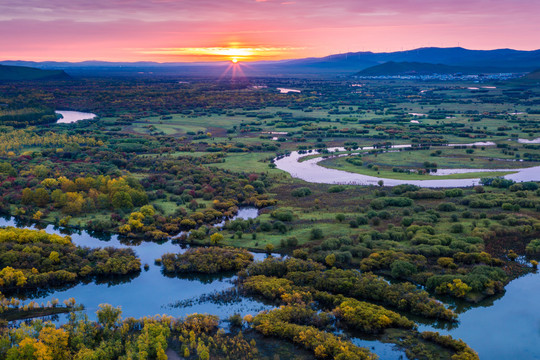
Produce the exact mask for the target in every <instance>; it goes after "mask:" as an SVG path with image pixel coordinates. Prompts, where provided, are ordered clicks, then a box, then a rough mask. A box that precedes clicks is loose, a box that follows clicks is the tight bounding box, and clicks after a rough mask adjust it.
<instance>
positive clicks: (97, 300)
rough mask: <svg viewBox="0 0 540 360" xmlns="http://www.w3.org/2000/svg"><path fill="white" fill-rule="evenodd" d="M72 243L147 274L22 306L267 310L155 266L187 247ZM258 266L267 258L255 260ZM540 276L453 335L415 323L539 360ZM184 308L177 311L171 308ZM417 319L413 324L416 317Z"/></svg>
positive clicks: (379, 349) (468, 315)
mask: <svg viewBox="0 0 540 360" xmlns="http://www.w3.org/2000/svg"><path fill="white" fill-rule="evenodd" d="M256 216H257V210H256V209H254V208H246V209H241V210H240V211H239V213H238V215H237V218H244V219H245V218H250V217H256ZM0 226H17V227H28V228H34V227H33V226H24V225H22V224H20V223H18V222H16V221H15V220H14V219H13V218H0ZM45 230H46V231H47V232H49V233H55V234H61V235H65V234H66V231H64V230H60V229H58V228H55V227H54V226H52V225H49V226H47V227H46V228H45ZM69 235H70V236H71V239H72V241H73V243H74V244H76V245H80V246H88V247H106V246H113V247H122V248H125V247H132V248H133V249H134V250H135V252H136V253H137V255H138V256H139V257H140V258H141V263H142V264H143V265H144V264H148V265H149V269H148V270H146V271H145V270H143V271H141V273H140V274H138V275H134V276H130V277H125V278H120V279H118V278H117V279H115V280H109V281H100V282H96V281H90V282H87V283H78V284H77V285H71V286H65V287H63V288H57V289H50V290H48V291H46V292H41V293H37V294H31V295H27V296H20V297H19V298H20V299H21V300H35V301H37V302H38V303H41V302H45V303H46V302H47V301H48V300H51V299H53V298H58V299H59V300H60V301H61V302H62V301H64V300H66V299H68V298H70V297H73V298H75V299H76V301H77V303H80V304H83V305H84V306H85V313H86V314H88V316H89V318H91V319H94V320H95V319H96V316H95V311H96V310H97V309H98V305H99V304H102V303H109V304H112V305H113V306H121V307H122V311H123V317H135V318H139V317H143V316H149V315H150V316H151V315H155V314H167V315H171V316H185V315H187V314H191V313H195V312H198V313H210V314H215V315H218V316H220V318H221V319H226V318H228V317H229V316H230V315H232V314H235V313H240V314H243V315H245V314H248V313H250V314H256V313H258V312H259V311H261V310H265V309H270V308H272V306H269V305H266V304H263V303H260V302H258V301H256V300H253V299H249V298H242V299H239V300H237V301H231V302H225V303H222V302H216V301H212V300H211V299H208V298H205V299H203V300H201V301H199V300H198V299H200V298H201V296H205V295H209V294H213V293H216V292H219V291H223V290H226V289H229V288H232V287H234V284H233V281H234V280H235V279H236V276H235V275H233V274H231V275H221V276H213V277H212V276H193V275H189V276H184V277H168V276H165V275H164V274H163V273H162V271H161V268H160V266H158V265H155V264H154V260H155V259H156V258H160V257H161V256H162V255H163V254H165V253H167V252H183V251H185V249H186V247H182V246H181V245H178V244H175V243H173V242H172V241H170V240H169V241H166V242H164V243H161V244H159V243H154V242H142V243H141V244H140V245H126V244H124V243H122V242H120V240H119V238H118V237H117V236H116V235H113V236H110V237H108V238H98V237H96V236H92V235H91V234H89V233H88V232H86V231H80V232H73V233H69ZM254 256H255V258H256V260H262V259H264V257H265V256H266V255H264V254H254ZM538 299H540V273H538V272H537V273H531V274H528V275H525V276H523V277H521V278H518V279H516V280H514V281H512V282H511V283H510V284H508V285H507V287H506V293H505V294H504V296H502V297H500V298H498V299H495V300H493V299H491V300H487V301H485V302H484V303H481V304H479V305H476V306H470V305H468V306H469V308H465V309H461V308H460V306H456V308H457V311H458V312H460V314H459V324H458V325H457V326H456V327H455V328H453V329H443V328H440V326H438V325H434V324H430V323H423V322H422V321H419V325H420V326H419V329H420V330H421V331H425V330H435V331H440V332H442V333H445V334H450V335H452V336H453V337H455V338H461V339H463V340H464V341H465V342H467V343H468V344H469V345H470V346H471V347H472V348H473V349H474V350H475V351H477V352H478V353H479V355H480V358H481V359H489V360H499V359H500V360H506V359H540V347H539V346H537V344H539V343H540V301H539V300H538ZM179 302H182V303H183V304H182V306H176V305H175V304H178V303H179ZM66 319H67V315H65V314H62V315H59V318H58V320H56V321H58V322H60V323H62V322H64V321H66ZM417 321H418V319H417ZM351 340H352V341H353V342H354V343H355V344H356V345H358V346H364V347H367V348H369V349H370V350H371V351H373V352H374V353H376V354H378V355H379V358H380V359H384V360H398V359H405V358H406V356H405V354H404V352H403V351H400V350H398V349H397V348H396V347H395V346H394V345H392V344H385V343H381V342H380V341H377V340H371V339H360V338H356V337H353V338H352V339H351Z"/></svg>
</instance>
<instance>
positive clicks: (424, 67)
mask: <svg viewBox="0 0 540 360" xmlns="http://www.w3.org/2000/svg"><path fill="white" fill-rule="evenodd" d="M478 72H481V69H479V68H468V67H463V66H450V65H444V64H430V63H420V62H406V61H404V62H394V61H389V62H386V63H384V64H381V65H375V66H372V67H369V68H367V69H364V70H362V71H359V72H358V73H356V74H355V75H357V76H396V75H432V74H456V73H463V74H468V73H478Z"/></svg>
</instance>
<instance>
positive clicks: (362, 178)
mask: <svg viewBox="0 0 540 360" xmlns="http://www.w3.org/2000/svg"><path fill="white" fill-rule="evenodd" d="M492 145H495V144H494V143H492V142H476V143H470V144H448V146H467V147H469V146H492ZM407 148H411V145H394V146H391V147H389V149H407ZM374 149H375V148H374V147H373V146H368V147H363V148H362V149H361V150H358V151H355V152H353V154H354V153H359V152H361V151H366V150H374ZM327 150H328V151H329V152H340V151H345V150H346V149H345V148H341V147H335V148H328V149H327ZM387 151H395V150H387ZM306 155H309V154H306V153H305V152H304V153H300V152H298V151H293V152H291V153H290V154H288V155H287V156H280V157H278V158H276V159H274V164H275V165H276V167H277V168H278V169H280V170H283V171H286V172H288V173H289V174H291V176H292V177H295V178H298V179H302V180H304V181H308V182H313V183H322V184H342V185H378V182H379V181H380V180H382V181H383V182H384V185H386V186H396V185H402V184H412V185H417V186H420V187H427V188H453V187H468V186H475V185H478V184H479V182H480V179H429V180H396V179H387V178H381V177H377V176H369V175H363V174H357V173H351V172H347V171H343V170H337V169H329V168H325V167H322V166H320V165H319V164H318V163H319V162H321V161H322V160H323V158H322V157H316V158H313V159H308V160H305V161H299V160H300V159H301V158H302V157H304V156H306ZM349 155H350V154H345V155H338V156H349ZM445 171H447V170H446V169H439V170H438V174H441V175H442V173H444V172H445ZM493 171H506V172H508V171H512V172H514V173H513V174H508V175H505V176H504V178H506V179H510V180H514V181H516V182H521V181H540V166H535V167H529V168H521V169H452V172H450V173H460V172H493Z"/></svg>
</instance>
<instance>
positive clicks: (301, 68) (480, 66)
mask: <svg viewBox="0 0 540 360" xmlns="http://www.w3.org/2000/svg"><path fill="white" fill-rule="evenodd" d="M388 62H393V63H424V64H436V65H437V66H438V67H439V68H443V67H444V66H447V67H454V68H455V69H452V70H457V71H460V72H471V71H476V72H482V73H498V72H523V73H525V72H530V71H533V70H535V69H538V68H540V50H532V51H523V50H512V49H498V50H468V49H464V48H461V47H454V48H436V47H428V48H419V49H414V50H407V51H397V52H385V53H373V52H354V53H345V54H336V55H330V56H326V57H321V58H304V59H294V60H280V61H264V62H250V63H249V64H244V65H242V64H241V65H240V66H241V68H242V70H243V72H244V73H245V74H246V75H248V76H258V75H260V76H263V75H276V76H279V75H282V76H290V75H294V74H315V75H331V76H335V75H352V74H354V73H357V72H359V71H362V70H364V69H367V68H369V67H373V66H377V65H381V64H385V63H388ZM0 64H4V65H17V66H32V67H36V68H40V69H57V70H58V69H63V70H65V71H66V72H67V73H69V74H73V75H79V74H85V75H87V74H88V73H92V74H94V75H99V74H109V75H111V74H114V75H127V74H130V75H131V74H141V75H150V74H152V75H201V76H203V75H207V76H213V75H220V74H222V73H223V72H224V71H225V70H226V69H227V67H228V66H229V65H230V63H229V62H206V63H204V62H202V63H201V62H199V63H181V62H172V63H171V62H169V63H157V62H132V63H130V62H104V61H84V62H78V63H70V62H50V61H48V62H29V61H0ZM394 67H395V65H394ZM424 67H425V66H424ZM379 70H380V69H379ZM446 70H447V71H450V68H446Z"/></svg>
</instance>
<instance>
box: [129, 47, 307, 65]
mask: <svg viewBox="0 0 540 360" xmlns="http://www.w3.org/2000/svg"><path fill="white" fill-rule="evenodd" d="M298 49H299V48H287V47H267V46H246V45H243V44H240V43H230V44H229V46H223V47H218V46H216V47H201V48H157V49H139V50H138V51H139V53H142V54H147V55H166V56H175V57H183V58H185V59H191V60H202V61H223V60H228V61H231V62H232V63H234V64H236V63H239V62H250V61H254V60H269V59H274V58H276V57H279V56H280V55H281V54H284V53H289V52H291V51H293V50H298Z"/></svg>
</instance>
